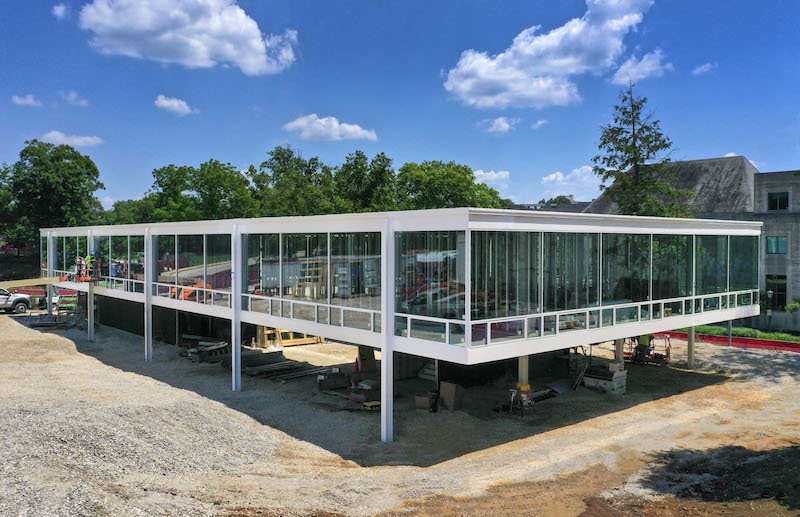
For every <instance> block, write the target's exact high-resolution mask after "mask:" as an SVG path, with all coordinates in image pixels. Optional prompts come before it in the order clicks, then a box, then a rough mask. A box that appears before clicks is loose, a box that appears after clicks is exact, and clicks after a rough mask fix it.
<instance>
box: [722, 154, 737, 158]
mask: <svg viewBox="0 0 800 517" xmlns="http://www.w3.org/2000/svg"><path fill="white" fill-rule="evenodd" d="M732 156H741V155H739V154H738V153H728V154H726V155H725V156H723V158H730V157H732Z"/></svg>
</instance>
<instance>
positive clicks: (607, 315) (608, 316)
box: [603, 309, 614, 327]
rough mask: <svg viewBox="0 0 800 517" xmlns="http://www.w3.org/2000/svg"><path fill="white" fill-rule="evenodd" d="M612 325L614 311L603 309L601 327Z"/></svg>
mask: <svg viewBox="0 0 800 517" xmlns="http://www.w3.org/2000/svg"><path fill="white" fill-rule="evenodd" d="M613 325H614V309H603V326H604V327H612V326H613Z"/></svg>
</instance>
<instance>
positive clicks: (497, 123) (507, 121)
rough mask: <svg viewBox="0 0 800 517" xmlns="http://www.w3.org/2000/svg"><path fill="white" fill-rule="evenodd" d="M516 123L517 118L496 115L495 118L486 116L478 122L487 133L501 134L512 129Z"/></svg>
mask: <svg viewBox="0 0 800 517" xmlns="http://www.w3.org/2000/svg"><path fill="white" fill-rule="evenodd" d="M517 124H519V119H518V118H509V117H497V118H495V119H488V118H487V119H484V120H481V121H480V122H479V123H478V125H479V126H483V127H484V128H486V129H484V131H486V132H487V133H498V134H501V135H502V134H505V133H508V132H509V131H511V130H513V129H514V128H515V127H516V125H517Z"/></svg>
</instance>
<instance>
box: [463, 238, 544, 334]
mask: <svg viewBox="0 0 800 517" xmlns="http://www.w3.org/2000/svg"><path fill="white" fill-rule="evenodd" d="M540 235H541V234H539V233H530V232H484V231H475V232H472V244H471V246H472V263H471V264H472V273H471V274H472V301H471V310H472V318H473V319H475V320H480V319H487V318H502V317H505V316H519V315H524V314H535V313H537V312H539V282H538V279H539V239H540Z"/></svg>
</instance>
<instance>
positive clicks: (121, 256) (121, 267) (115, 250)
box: [108, 236, 128, 278]
mask: <svg viewBox="0 0 800 517" xmlns="http://www.w3.org/2000/svg"><path fill="white" fill-rule="evenodd" d="M108 276H111V277H114V278H128V237H127V236H114V237H111V262H110V263H109V275H108Z"/></svg>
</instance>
